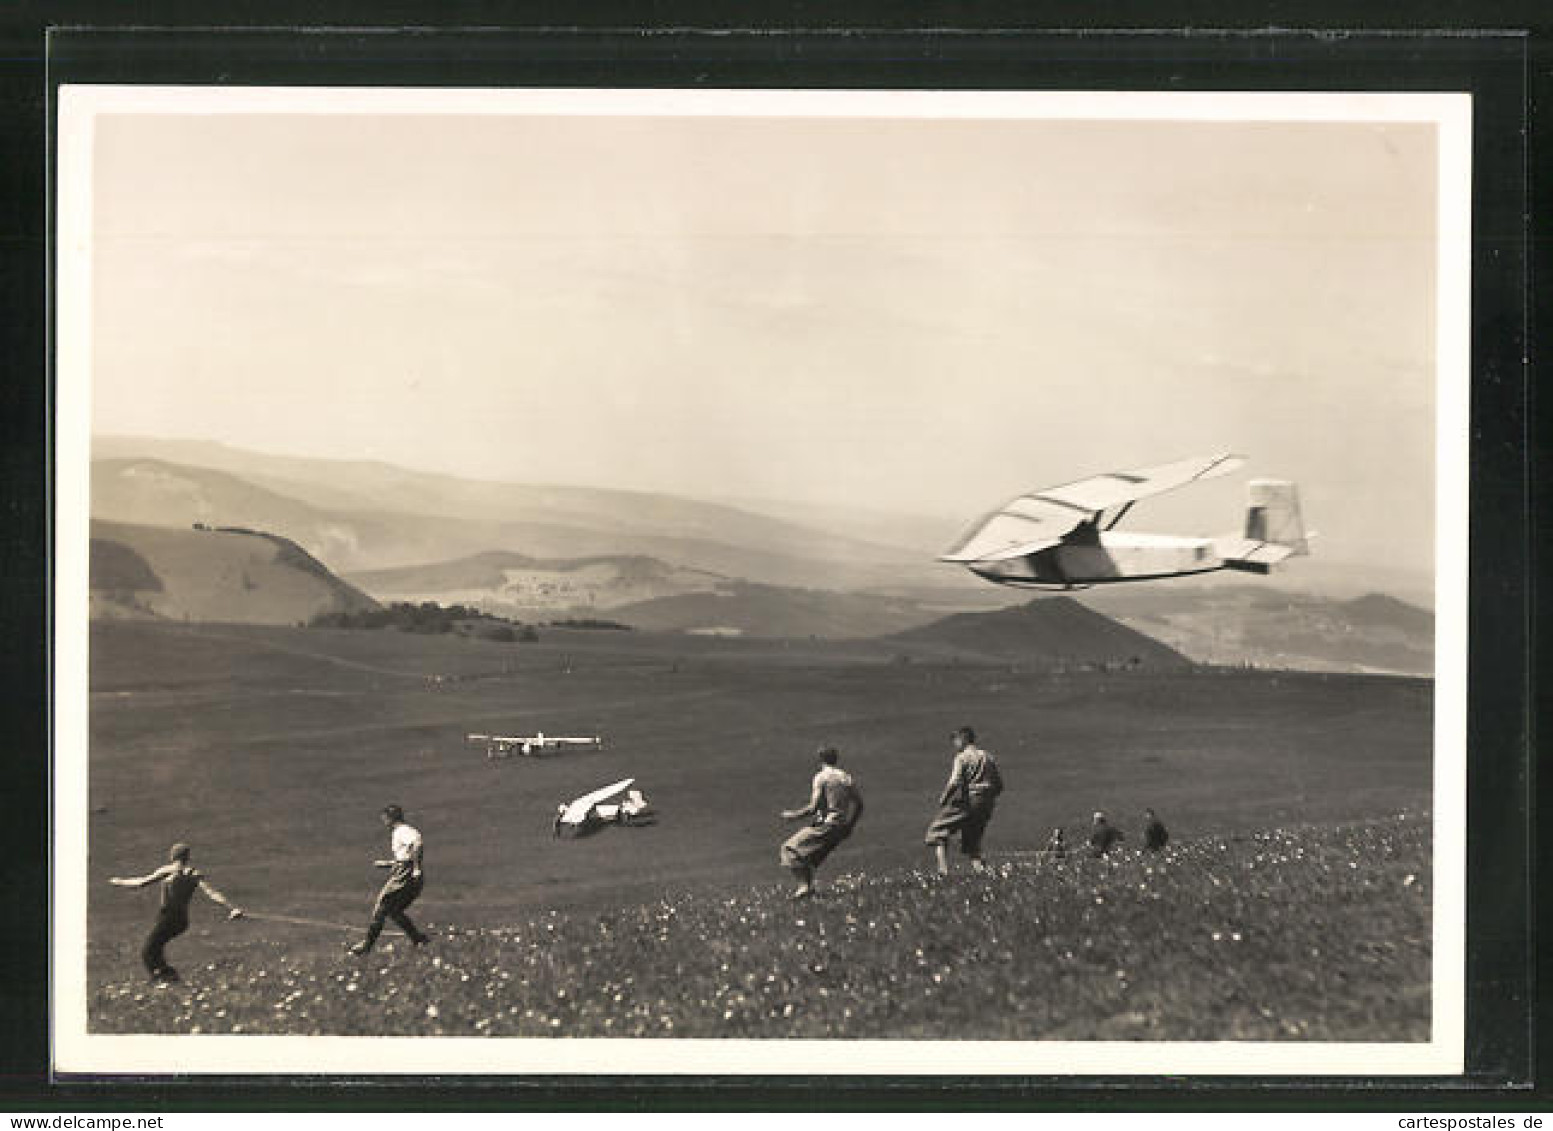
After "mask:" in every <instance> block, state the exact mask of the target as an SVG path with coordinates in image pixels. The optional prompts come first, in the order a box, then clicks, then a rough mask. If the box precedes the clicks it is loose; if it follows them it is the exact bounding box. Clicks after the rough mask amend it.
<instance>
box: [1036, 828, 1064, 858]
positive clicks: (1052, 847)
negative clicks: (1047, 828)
mask: <svg viewBox="0 0 1553 1131" xmlns="http://www.w3.org/2000/svg"><path fill="white" fill-rule="evenodd" d="M1041 852H1042V853H1043V854H1044V855H1045V857H1046V858H1047V859H1048V860H1066V859H1067V858H1068V841H1067V837H1066V836H1065V835H1064V833H1063V831H1062V830H1061V829H1060V828H1056V829H1053V830H1052V835H1051V836H1049V837H1047V838H1046V847H1045V848H1043V849H1042V850H1041Z"/></svg>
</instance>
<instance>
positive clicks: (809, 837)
mask: <svg viewBox="0 0 1553 1131" xmlns="http://www.w3.org/2000/svg"><path fill="white" fill-rule="evenodd" d="M817 756H818V758H819V761H820V768H819V771H818V772H817V773H816V774H815V775H814V785H813V788H812V789H811V790H810V791H809V803H808V804H807V805H805V806H804V807H803V808H802V809H784V810H783V811H782V819H783V820H785V821H797V820H802V819H803V818H805V817H810V818H812V819H813V823H812V824H811V825H809V827H808V828H805V829H801V830H799V831H798V832H796V833H794V834H793V835H792V836H790V837H788V838H787V840H786V841H785V842H784V843H783V845H782V849H781V853H780V860H781V863H782V867H784V868H786V869H787V870H788V871H790V872H792V873H793V875H794V876H796V877H797V879H798V887H797V890H795V891H794V892H793V898H794V899H802V898H804V897H806V896H810V895H813V894H814V872H815V869H817V868H818V867H819V866H820V865H821V864H823V863H824V862H825V860H826V858H827V857H828V856H830V854H831V853H832V852H833V851H835V848H836V846H837V845H838V844H840V843H841V842H842V841H844V840H846V839H847V837H849V836H851V835H852V830H853V829H854V828H855V827H856V826H857V822H858V818H860V817H861V816H862V815H863V794H862V792H861V791H860V790H859V789H858V787H857V782H856V781H855V780H853V777H852V775H851V774H849V773H847V772H846V771H845V770H843V769H841V768H840V767H839V766H837V765H836V760H837V758H838V754H837V752H836V748H835V747H834V746H822V747H820V750H819V754H818V755H817Z"/></svg>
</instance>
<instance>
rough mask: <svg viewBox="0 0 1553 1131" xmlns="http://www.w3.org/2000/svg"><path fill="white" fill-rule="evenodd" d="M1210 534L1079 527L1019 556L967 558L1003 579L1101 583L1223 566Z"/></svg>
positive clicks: (979, 571)
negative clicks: (1066, 536)
mask: <svg viewBox="0 0 1553 1131" xmlns="http://www.w3.org/2000/svg"><path fill="white" fill-rule="evenodd" d="M1224 565H1225V563H1224V560H1223V558H1221V557H1220V556H1219V554H1218V551H1217V550H1216V549H1214V544H1213V540H1212V539H1211V538H1186V537H1175V536H1172V535H1168V534H1140V533H1133V532H1130V531H1129V532H1126V533H1124V532H1122V531H1116V530H1110V531H1100V530H1096V529H1095V528H1094V527H1092V526H1086V527H1084V528H1081V530H1080V531H1075V532H1074V533H1073V534H1072V535H1070V536H1069V540H1067V541H1064V542H1062V543H1060V544H1059V545H1056V546H1051V547H1048V548H1047V549H1044V550H1040V551H1038V552H1036V553H1033V554H1027V555H1026V556H1024V557H1021V558H1009V559H1006V560H1004V561H986V562H974V563H968V568H969V569H970V570H971V572H973V573H975V574H976V575H977V576H979V577H984V578H986V579H987V580H988V581H995V582H998V583H999V584H1002V585H1015V586H1017V585H1030V586H1052V585H1075V586H1076V585H1103V584H1106V583H1107V582H1115V581H1145V580H1149V579H1152V578H1160V577H1177V576H1180V575H1183V574H1191V573H1207V572H1210V571H1212V570H1216V569H1223V568H1224Z"/></svg>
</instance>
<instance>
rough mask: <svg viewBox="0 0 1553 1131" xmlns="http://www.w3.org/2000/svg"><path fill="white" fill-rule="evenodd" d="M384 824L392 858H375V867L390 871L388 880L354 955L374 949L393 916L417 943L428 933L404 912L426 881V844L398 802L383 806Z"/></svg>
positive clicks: (374, 906) (351, 949)
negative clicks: (388, 831) (388, 920)
mask: <svg viewBox="0 0 1553 1131" xmlns="http://www.w3.org/2000/svg"><path fill="white" fill-rule="evenodd" d="M383 824H385V825H387V826H388V828H389V829H390V833H389V838H388V843H389V851H390V853H391V854H392V857H393V858H392V859H390V860H374V861H373V862H372V863H373V866H374V867H377V868H387V869H388V870H389V872H388V882H387V883H385V884H384V885H383V890H382V891H380V892H378V896H377V902H376V903H375V904H373V907H372V921H371V922H370V923H368V924H367V937H366V938H364V939H362V940H361V942H359V943H357V944H356V945H355V946H353V947H351V948H350V952H351V953H352V954H366V953H367V952H368V951H370V950H371V949H372V944H373V943H375V942H377V937H378V935H380V934H381V933H382V931H383V921H384V920H385V919H392V920H393V921H394V922H395V923H397V924H399V929H400V930H402V931H403V932H404V933H405V934H406V935H408V936H409V937H410V941H411V942H412V943H414V944H415V945H416V946H424V945H425V944H426V941H427V939H426V936H425V935H424V934H422V933H421V931H420V929H419V928H418V927H416V925H415V924H414V923H413V922H411V921H410V917H409V916H408V915H406V914H405V909H406V908H407V907H409V906H410V904H412V903H414V902H415V901H416V899H417V898H418V897H419V896H420V894H421V888H422V887H423V886H424V884H425V879H426V877H425V872H424V871H423V869H422V867H421V865H422V859H423V857H424V855H425V845H424V844H423V842H422V841H421V834H420V833H419V832H418V831H417V830H416V829H415V828H414V827H412V826H411V825H410V824H408V823H407V822H406V821H405V819H404V810H403V809H401V808H400V807H399V806H397V805H388V806H385V807H384V809H383Z"/></svg>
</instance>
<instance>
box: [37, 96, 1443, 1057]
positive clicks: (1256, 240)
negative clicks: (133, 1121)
mask: <svg viewBox="0 0 1553 1131" xmlns="http://www.w3.org/2000/svg"><path fill="white" fill-rule="evenodd" d="M1471 113H1472V104H1471V100H1470V98H1469V97H1468V96H1466V95H1458V94H1380V93H1341V92H1331V93H1309V94H1267V93H1249V92H1248V93H1218V94H1205V93H1195V94H1187V93H1174V94H1170V93H1143V92H1138V93H1128V92H1086V93H1061V92H1039V93H1037V92H1028V91H1026V92H991V91H958V92H939V91H933V92H929V91H889V90H872V91H863V90H849V91H843V90H806V91H797V90H737V91H736V90H710V89H702V90H679V89H660V90H648V89H635V90H628V89H621V90H609V89H575V90H560V89H506V90H495V89H490V90H473V89H464V90H453V89H419V90H410V89H393V88H355V89H346V88H260V87H213V86H212V87H200V86H182V87H172V86H168V87H159V86H109V85H101V86H97V85H89V84H83V85H65V86H62V87H61V88H60V93H59V128H58V180H57V184H56V186H55V188H56V194H57V195H56V200H57V213H58V245H57V256H58V288H57V294H58V300H57V305H56V310H57V321H56V349H57V359H58V360H57V366H58V383H57V409H58V411H57V430H56V438H57V449H56V460H57V463H56V488H57V489H56V493H55V497H54V514H55V525H56V538H57V542H56V574H55V578H56V593H57V604H56V626H55V640H54V643H55V671H54V713H55V728H56V729H55V757H54V766H53V787H54V788H53V826H54V853H55V858H54V867H53V872H52V885H53V892H52V894H53V923H52V940H53V942H52V964H53V979H54V981H53V987H52V999H51V1000H52V1008H53V1016H54V1040H53V1048H54V1057H55V1068H56V1070H57V1071H59V1072H62V1073H66V1074H68V1073H93V1074H99V1075H101V1074H115V1073H134V1074H141V1075H145V1074H153V1075H154V1074H165V1073H180V1074H187V1073H219V1074H242V1073H274V1072H309V1073H352V1074H356V1075H361V1074H403V1073H491V1074H498V1073H504V1074H506V1073H534V1074H556V1075H570V1074H578V1075H599V1074H609V1075H622V1074H626V1075H629V1074H632V1073H643V1074H660V1075H661V1074H710V1073H716V1074H729V1075H767V1074H779V1073H792V1072H806V1073H814V1074H859V1073H867V1074H877V1075H891V1074H901V1075H927V1074H938V1073H956V1074H968V1075H994V1074H1002V1075H1024V1076H1031V1075H1056V1076H1063V1075H1074V1076H1083V1075H1091V1076H1093V1075H1107V1076H1119V1075H1132V1074H1165V1073H1170V1074H1184V1075H1191V1074H1202V1075H1236V1074H1258V1075H1278V1076H1287V1077H1298V1076H1304V1075H1310V1076H1316V1077H1319V1076H1329V1077H1330V1076H1338V1075H1356V1074H1359V1075H1367V1076H1379V1075H1394V1076H1404V1075H1406V1076H1419V1075H1426V1074H1427V1075H1451V1074H1459V1073H1461V1072H1462V1071H1463V1057H1464V1051H1463V1011H1464V1007H1463V992H1464V991H1463V961H1464V958H1463V955H1464V937H1463V936H1464V930H1465V926H1464V924H1465V910H1464V899H1465V894H1464V892H1465V882H1466V881H1465V865H1464V860H1465V839H1466V833H1465V828H1466V811H1465V780H1466V600H1467V566H1466V562H1467V489H1468V440H1469V435H1468V411H1467V410H1468V393H1469V364H1468V323H1469V309H1468V280H1469V276H1470V262H1469V255H1470V241H1469V232H1470V223H1471V212H1470V205H1471V200H1470V191H1469V189H1470V183H1471V163H1470V154H1471V133H1470V123H1471ZM381 1038H410V1039H408V1040H404V1039H401V1040H394V1041H384V1040H382V1039H381Z"/></svg>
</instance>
